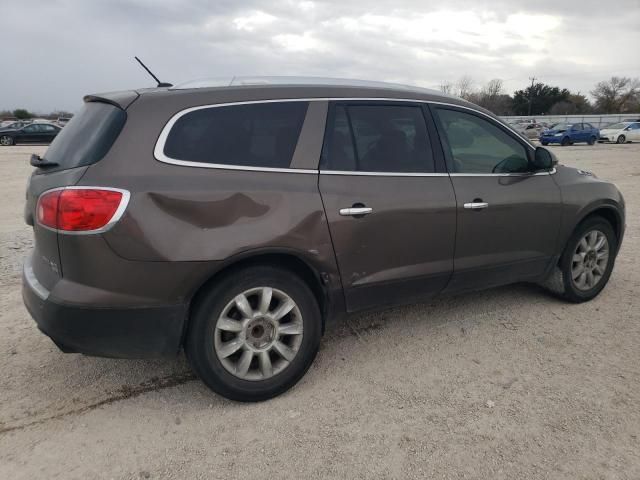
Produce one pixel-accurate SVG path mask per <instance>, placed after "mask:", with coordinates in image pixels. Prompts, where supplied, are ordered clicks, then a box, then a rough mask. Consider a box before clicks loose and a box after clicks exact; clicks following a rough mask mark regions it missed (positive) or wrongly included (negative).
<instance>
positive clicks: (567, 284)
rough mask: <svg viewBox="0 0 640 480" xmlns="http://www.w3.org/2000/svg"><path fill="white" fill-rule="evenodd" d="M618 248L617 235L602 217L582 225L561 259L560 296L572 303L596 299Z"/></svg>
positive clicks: (611, 268) (605, 282) (608, 273)
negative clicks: (561, 287) (561, 290)
mask: <svg viewBox="0 0 640 480" xmlns="http://www.w3.org/2000/svg"><path fill="white" fill-rule="evenodd" d="M617 249H618V240H617V238H616V234H615V233H614V231H613V228H612V227H611V224H610V223H609V222H607V221H606V220H605V219H604V218H602V217H591V218H589V219H587V220H586V221H584V222H582V223H581V224H580V225H579V226H578V228H576V231H575V232H574V233H573V235H572V236H571V238H570V239H569V242H568V243H567V246H566V248H565V251H564V252H563V254H562V257H561V258H560V263H559V265H558V266H559V267H560V271H561V272H562V283H563V290H564V291H563V292H562V293H560V295H561V296H562V297H563V298H564V299H566V300H569V301H571V302H575V303H580V302H586V301H588V300H591V299H592V298H594V297H596V296H597V295H598V294H599V293H600V292H601V291H602V289H603V288H604V287H605V285H606V284H607V282H608V281H609V277H610V276H611V271H612V270H613V264H614V260H615V255H616V252H617Z"/></svg>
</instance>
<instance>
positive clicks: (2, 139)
mask: <svg viewBox="0 0 640 480" xmlns="http://www.w3.org/2000/svg"><path fill="white" fill-rule="evenodd" d="M0 145H2V146H3V147H8V146H9V145H13V137H10V136H9V135H2V136H0Z"/></svg>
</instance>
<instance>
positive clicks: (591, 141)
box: [587, 135, 597, 145]
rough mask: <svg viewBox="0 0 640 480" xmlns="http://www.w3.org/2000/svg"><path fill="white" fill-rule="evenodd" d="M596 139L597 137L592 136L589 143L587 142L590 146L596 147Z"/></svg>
mask: <svg viewBox="0 0 640 480" xmlns="http://www.w3.org/2000/svg"><path fill="white" fill-rule="evenodd" d="M596 140H597V139H596V137H595V136H593V135H592V136H591V137H589V141H588V142H587V143H588V144H589V145H595V144H596Z"/></svg>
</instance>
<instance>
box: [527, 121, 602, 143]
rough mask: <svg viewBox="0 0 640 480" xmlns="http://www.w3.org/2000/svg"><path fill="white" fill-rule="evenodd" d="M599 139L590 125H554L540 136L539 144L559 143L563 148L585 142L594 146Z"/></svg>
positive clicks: (596, 130)
mask: <svg viewBox="0 0 640 480" xmlns="http://www.w3.org/2000/svg"><path fill="white" fill-rule="evenodd" d="M598 138H600V131H599V130H598V129H597V128H595V127H593V126H592V125H591V124H590V123H556V124H555V125H551V127H550V128H549V129H548V130H544V131H543V132H542V134H541V135H540V143H541V144H542V145H549V144H550V143H559V144H560V145H562V146H563V147H566V146H567V145H573V144H574V143H580V142H585V143H588V144H589V145H594V144H595V143H596V142H597V141H598Z"/></svg>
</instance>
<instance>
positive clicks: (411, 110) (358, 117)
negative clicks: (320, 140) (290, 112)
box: [322, 105, 434, 173]
mask: <svg viewBox="0 0 640 480" xmlns="http://www.w3.org/2000/svg"><path fill="white" fill-rule="evenodd" d="M334 112H335V113H334V119H333V122H332V123H333V124H332V125H331V126H330V128H329V132H328V135H327V142H326V144H325V150H324V154H323V167H322V168H324V169H327V170H342V171H354V172H389V173H393V172H396V173H403V172H408V173H411V172H414V173H425V172H426V173H432V172H433V171H434V160H433V154H432V150H431V145H430V142H429V136H428V134H427V126H426V123H425V120H424V115H423V113H422V109H421V108H420V107H418V106H411V105H407V106H404V105H348V106H342V105H337V106H336V107H335V110H334Z"/></svg>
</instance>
